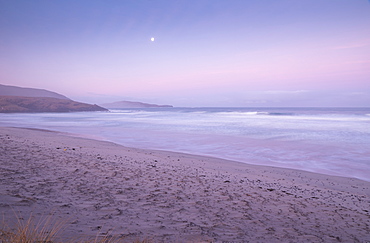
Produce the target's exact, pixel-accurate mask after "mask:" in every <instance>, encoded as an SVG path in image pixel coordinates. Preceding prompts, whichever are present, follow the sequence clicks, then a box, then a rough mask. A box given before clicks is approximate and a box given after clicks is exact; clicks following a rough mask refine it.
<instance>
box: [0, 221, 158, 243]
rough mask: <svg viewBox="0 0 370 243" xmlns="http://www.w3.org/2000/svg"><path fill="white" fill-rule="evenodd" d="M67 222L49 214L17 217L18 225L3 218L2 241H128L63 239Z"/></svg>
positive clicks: (117, 241)
mask: <svg viewBox="0 0 370 243" xmlns="http://www.w3.org/2000/svg"><path fill="white" fill-rule="evenodd" d="M66 226H67V222H63V221H55V220H53V219H52V217H51V216H47V217H44V218H42V219H41V220H39V221H38V222H36V221H35V220H34V217H32V215H31V216H30V217H29V218H28V219H27V220H24V219H23V218H21V217H18V216H17V217H16V225H15V226H14V227H11V226H10V225H9V224H8V223H6V222H5V220H4V219H3V220H2V222H1V226H0V242H1V243H61V242H71V243H72V242H78V243H120V242H125V243H127V242H128V241H127V240H125V239H123V238H122V237H115V236H103V237H101V236H99V235H97V236H95V237H83V236H81V237H79V236H76V237H75V239H72V240H66V239H64V240H61V237H60V236H61V235H63V230H64V229H65V228H66ZM131 242H132V243H151V242H152V241H151V240H148V239H145V240H139V239H138V240H134V241H131Z"/></svg>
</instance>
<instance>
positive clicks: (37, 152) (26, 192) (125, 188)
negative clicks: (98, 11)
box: [0, 127, 370, 242]
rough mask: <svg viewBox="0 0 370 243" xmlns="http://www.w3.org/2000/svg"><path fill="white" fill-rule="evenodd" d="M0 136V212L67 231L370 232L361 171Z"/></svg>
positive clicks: (359, 235) (274, 236)
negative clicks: (51, 221) (355, 174)
mask: <svg viewBox="0 0 370 243" xmlns="http://www.w3.org/2000/svg"><path fill="white" fill-rule="evenodd" d="M0 139H1V144H2V145H1V150H2V151H1V152H0V154H1V155H0V158H1V160H0V163H1V178H3V179H1V189H0V190H1V191H0V199H1V205H0V213H1V214H3V215H4V217H5V218H7V219H11V218H12V214H13V218H14V211H13V212H12V210H9V209H11V208H13V209H14V210H16V211H19V213H20V214H21V215H22V217H27V215H29V214H30V213H31V212H33V215H37V216H39V217H41V216H42V215H43V214H48V213H51V214H53V216H54V217H55V218H59V219H68V221H69V223H68V226H69V227H68V228H67V229H66V231H65V234H66V236H69V237H73V236H76V235H81V234H82V235H89V236H94V235H96V234H102V235H104V234H105V235H120V236H122V237H126V238H125V239H128V240H130V239H137V238H146V237H147V238H149V239H153V240H154V242H163V241H165V242H200V241H208V242H209V241H211V242H222V241H234V242H242V241H257V242H279V241H280V242H281V241H288V242H290V241H291V242H297V241H300V242H302V241H306V242H310V241H312V242H320V241H321V242H338V239H340V240H342V241H347V242H348V241H356V239H357V240H359V241H370V236H368V234H367V233H368V232H369V231H370V212H369V208H368V206H369V205H370V182H367V181H363V180H359V179H354V178H346V177H338V176H329V175H324V174H318V173H313V172H306V171H300V170H294V169H285V168H277V167H270V166H260V165H252V164H246V163H243V162H235V161H228V160H224V159H218V158H212V157H206V156H198V155H191V154H182V153H177V152H167V151H160V150H144V149H135V148H128V147H124V146H121V145H118V144H115V143H112V142H107V141H99V140H92V139H87V138H81V137H73V136H69V135H66V134H63V133H61V132H54V131H48V130H42V129H27V128H6V127H0ZM353 219H356V220H355V221H354V220H353Z"/></svg>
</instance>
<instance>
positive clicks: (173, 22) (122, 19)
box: [0, 0, 370, 107]
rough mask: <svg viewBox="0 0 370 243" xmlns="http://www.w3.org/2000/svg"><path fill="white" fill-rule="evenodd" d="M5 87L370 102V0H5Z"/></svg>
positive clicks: (1, 28) (0, 67)
mask: <svg viewBox="0 0 370 243" xmlns="http://www.w3.org/2000/svg"><path fill="white" fill-rule="evenodd" d="M151 38H154V41H152V40H151ZM0 83H1V84H5V85H14V86H21V87H30V88H41V89H48V90H51V91H54V92H58V93H61V94H63V95H66V96H67V97H69V98H72V99H74V100H77V101H82V102H89V103H97V104H101V103H105V102H113V101H120V100H130V101H141V102H148V103H156V104H171V105H174V106H198V107H199V106H228V107H243V106H244V107H265V106H273V107H279V106H283V107H284V106H342V107H348V106H362V107H370V2H369V1H368V0H227V1H226V0H100V1H98V0H53V1H50V0H32V1H30V0H0Z"/></svg>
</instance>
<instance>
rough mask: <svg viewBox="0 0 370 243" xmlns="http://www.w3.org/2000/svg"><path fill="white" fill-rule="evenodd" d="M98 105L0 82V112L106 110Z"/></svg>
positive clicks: (41, 90) (42, 90)
mask: <svg viewBox="0 0 370 243" xmlns="http://www.w3.org/2000/svg"><path fill="white" fill-rule="evenodd" d="M106 110H107V109H105V108H103V107H100V106H98V105H91V104H86V103H81V102H76V101H73V100H71V99H69V98H67V97H66V96H64V95H61V94H58V93H55V92H52V91H48V90H44V89H33V88H22V87H16V86H9V85H1V84H0V113H18V112H29V113H31V112H77V111H106Z"/></svg>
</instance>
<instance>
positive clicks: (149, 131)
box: [0, 107, 370, 181]
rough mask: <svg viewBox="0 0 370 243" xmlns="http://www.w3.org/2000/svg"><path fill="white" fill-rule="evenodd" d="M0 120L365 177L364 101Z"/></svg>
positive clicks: (367, 130)
mask: <svg viewBox="0 0 370 243" xmlns="http://www.w3.org/2000/svg"><path fill="white" fill-rule="evenodd" d="M0 126H7V127H27V128H38V129H48V130H55V131H60V132H65V133H68V134H70V135H73V136H82V137H87V138H92V139H98V140H105V141H111V142H114V143H117V144H121V145H124V146H127V147H135V148H143V149H154V150H166V151H174V152H182V153H190V154H196V155H204V156H211V157H217V158H223V159H227V160H233V161H239V162H243V163H249V164H256V165H267V166H275V167H282V168H292V169H299V170H305V171H310V172H316V173H322V174H327V175H336V176H345V177H352V178H358V179H362V180H366V181H370V108H214V107H213V108H199V107H198V108H145V109H141V108H140V109H112V110H110V111H108V112H76V113H24V114H22V113H13V114H4V113H3V114H0Z"/></svg>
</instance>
